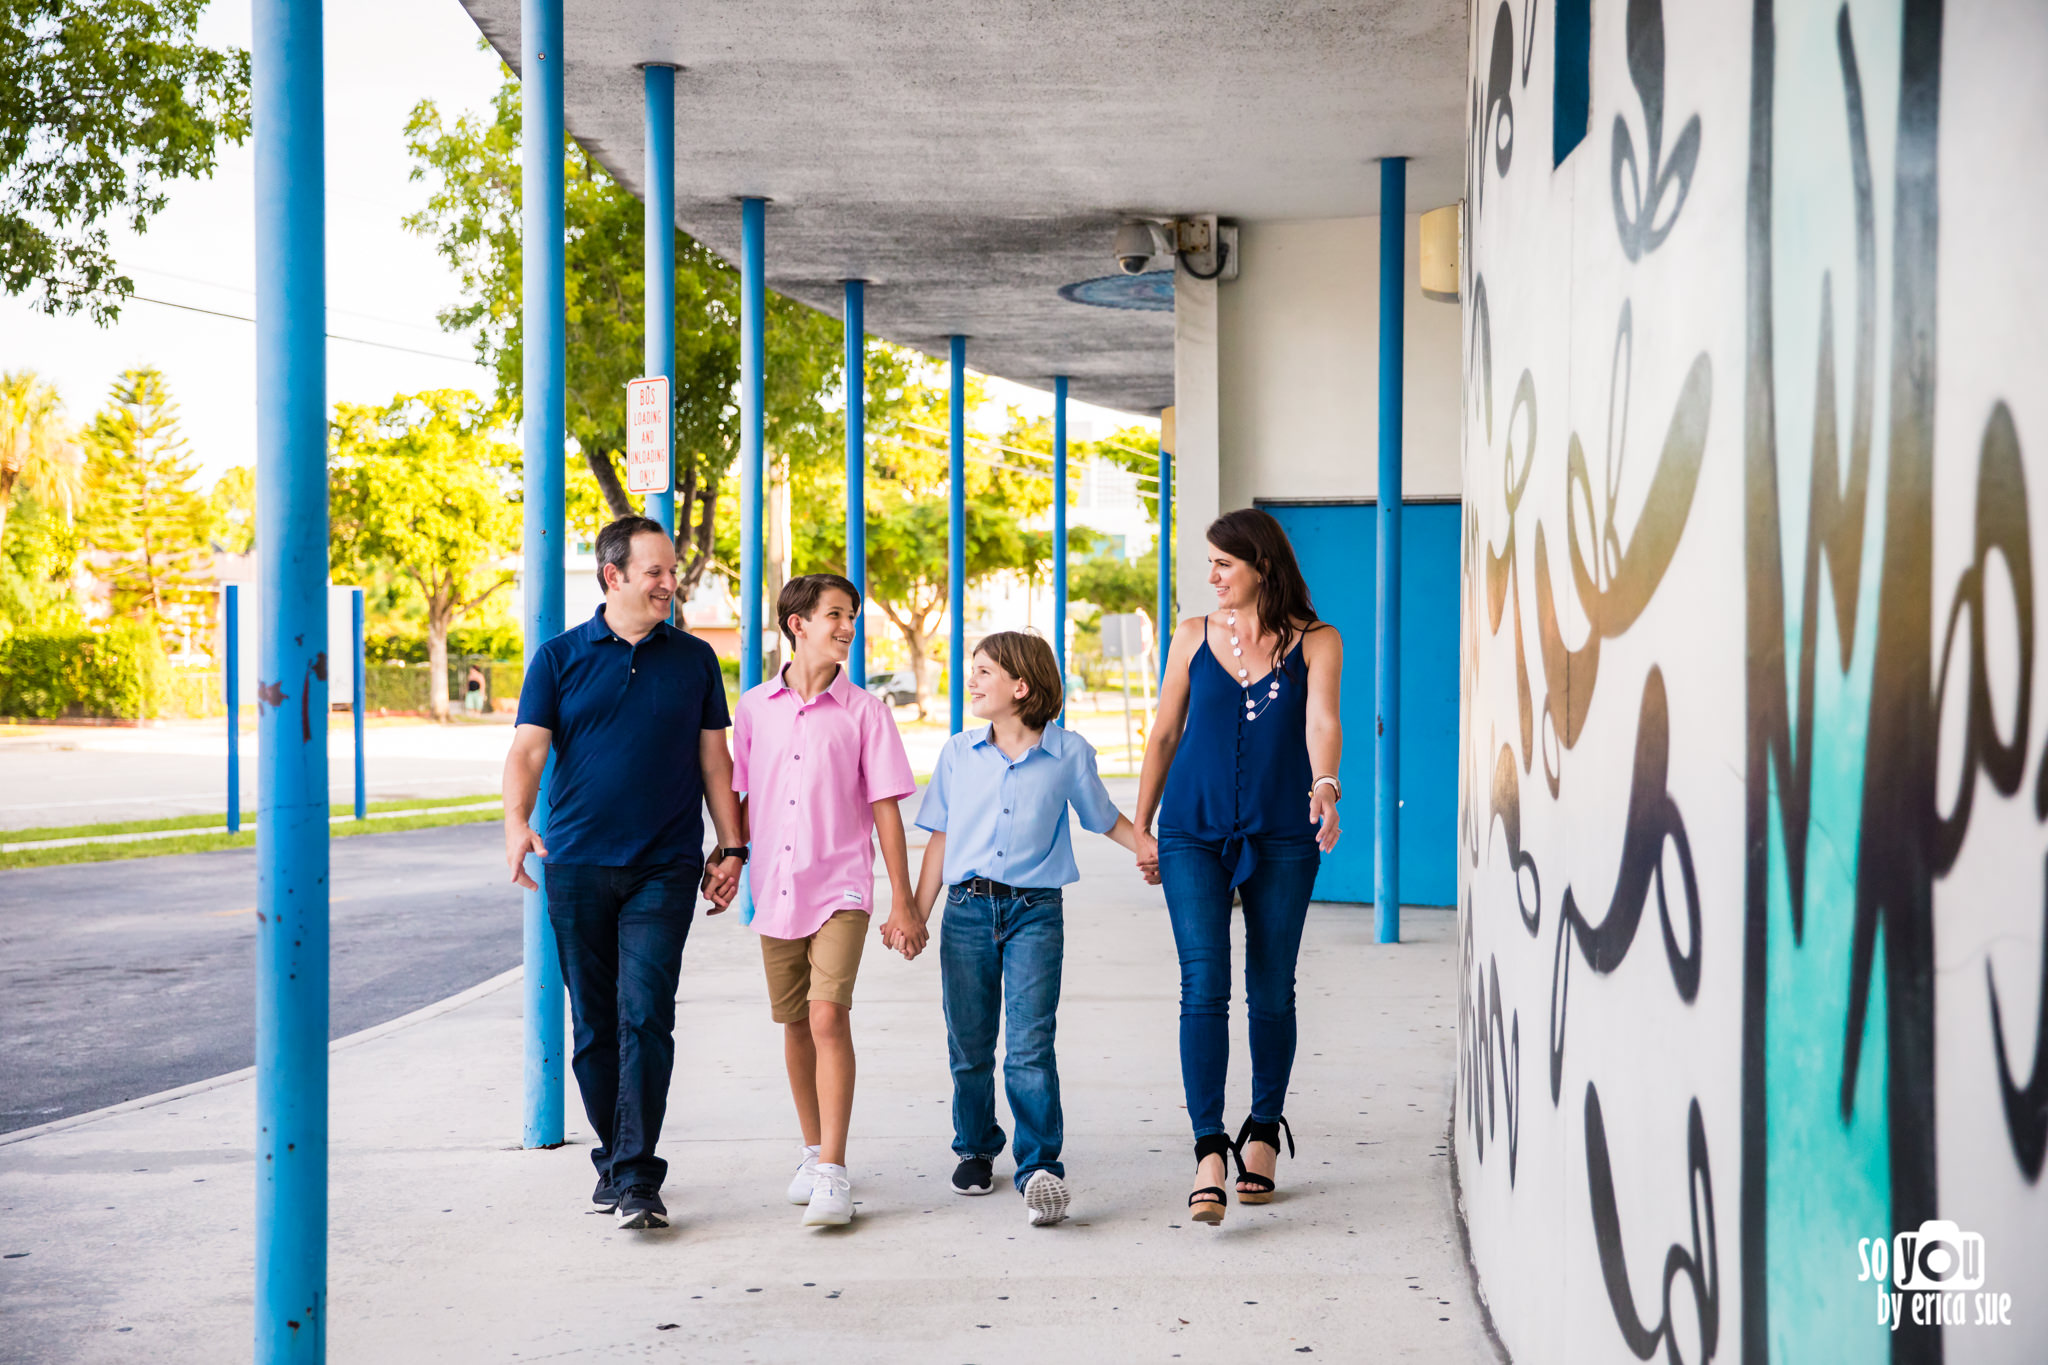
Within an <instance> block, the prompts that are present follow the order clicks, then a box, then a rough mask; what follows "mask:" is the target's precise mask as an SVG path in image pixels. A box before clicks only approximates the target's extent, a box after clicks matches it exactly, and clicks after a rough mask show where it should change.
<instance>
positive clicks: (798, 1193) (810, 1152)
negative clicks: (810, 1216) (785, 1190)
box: [789, 1147, 818, 1204]
mask: <svg viewBox="0 0 2048 1365" xmlns="http://www.w3.org/2000/svg"><path fill="white" fill-rule="evenodd" d="M817 1183H818V1149H817V1148H816V1147H806V1148H804V1160H803V1164H802V1165H801V1166H798V1167H797V1168H796V1174H795V1175H793V1176H791V1177H790V1178H789V1202H790V1203H792V1204H808V1203H810V1202H811V1186H813V1185H815V1184H817Z"/></svg>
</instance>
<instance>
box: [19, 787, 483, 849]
mask: <svg viewBox="0 0 2048 1365" xmlns="http://www.w3.org/2000/svg"><path fill="white" fill-rule="evenodd" d="M495 799H496V796H495V794H493V793H485V794H483V795H480V796H437V797H432V798H427V799H419V798H414V799H410V800H405V801H372V802H370V803H369V804H368V805H367V807H365V809H367V810H371V811H381V810H426V809H432V808H434V807H439V806H463V805H468V804H470V803H472V802H476V801H488V800H495ZM355 809H356V808H355V803H354V802H344V803H342V804H339V805H335V806H331V807H329V808H328V811H327V813H328V814H329V815H353V814H355ZM242 816H243V818H244V819H245V820H254V819H255V818H256V810H255V807H253V806H249V807H244V808H243V811H242ZM227 818H228V817H227V814H226V812H220V813H216V814H212V815H203V814H202V815H171V816H165V817H164V818H162V819H159V820H117V821H113V822H110V823H106V824H98V825H43V826H39V827H37V828H35V829H9V830H0V844H27V843H34V842H36V841H37V840H40V839H97V838H100V837H101V836H103V835H108V834H148V833H151V832H153V831H156V830H162V829H211V828H213V827H215V826H218V825H224V824H226V823H227ZM377 823H378V824H380V825H383V824H386V823H395V822H387V821H383V820H379V821H378V822H377Z"/></svg>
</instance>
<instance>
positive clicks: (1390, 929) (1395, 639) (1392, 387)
mask: <svg viewBox="0 0 2048 1365" xmlns="http://www.w3.org/2000/svg"><path fill="white" fill-rule="evenodd" d="M1407 234H1408V160H1407V158H1406V157H1399V156H1390V157H1387V158H1386V159H1385V160H1383V161H1381V162H1380V491H1379V542H1380V544H1379V552H1380V562H1379V604H1378V605H1379V613H1378V614H1379V632H1378V634H1379V638H1378V639H1377V640H1376V641H1374V649H1375V654H1376V657H1377V660H1378V664H1379V671H1378V676H1377V677H1376V678H1375V679H1374V688H1375V693H1376V695H1377V696H1378V699H1379V706H1378V711H1379V717H1378V722H1379V723H1378V727H1377V734H1376V737H1375V760H1376V762H1375V767H1376V770H1377V771H1376V777H1377V779H1378V780H1377V782H1376V783H1375V784H1374V788H1373V802H1374V815H1375V817H1376V818H1375V820H1374V824H1373V856H1374V860H1375V866H1376V868H1377V871H1378V880H1377V881H1376V882H1375V883H1374V886H1373V912H1374V914H1373V918H1374V920H1375V922H1376V924H1377V928H1378V932H1379V941H1380V942H1382V943H1399V942H1400V941H1401V369H1402V366H1401V359H1402V357H1401V349H1402V345H1403V341H1402V335H1403V328H1402V324H1403V321H1404V319H1405V316H1406V315H1405V304H1406V295H1405V293H1404V292H1403V291H1404V285H1405V281H1406V275H1407V265H1406V262H1405V260H1404V259H1403V257H1404V254H1405V252H1406V249H1407V242H1408V235H1407Z"/></svg>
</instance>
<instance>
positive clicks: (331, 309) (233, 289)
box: [134, 265, 447, 336]
mask: <svg viewBox="0 0 2048 1365" xmlns="http://www.w3.org/2000/svg"><path fill="white" fill-rule="evenodd" d="M134 268H135V269H136V270H138V271H140V272H141V273H143V274H145V275H161V276H163V277H164V278H165V279H167V280H177V281H178V282H179V283H181V284H196V285H200V286H202V287H203V288H207V289H222V290H226V291H227V292H228V293H230V294H244V295H247V296H249V297H251V298H253V297H255V294H256V291H255V290H254V289H251V288H249V287H248V286H247V285H241V284H228V283H226V282H225V281H222V280H209V279H206V278H204V277H203V276H199V275H183V274H180V273H178V272H177V271H175V270H165V269H163V268H161V267H159V266H154V265H138V266H136V267H134ZM327 311H328V313H329V314H330V315H334V316H340V317H345V318H361V319H362V320H363V321H364V322H381V323H383V324H385V325H386V326H387V327H404V328H406V329H408V330H410V331H414V332H432V333H434V334H435V335H436V336H443V335H446V333H447V329H446V328H442V327H432V326H428V325H427V324H426V323H424V322H408V321H407V320H406V319H404V318H388V317H385V316H384V315H383V314H382V313H365V312H363V311H361V310H360V309H356V308H336V307H335V306H334V305H332V304H329V305H328V307H327Z"/></svg>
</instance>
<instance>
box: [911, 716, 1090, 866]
mask: <svg viewBox="0 0 2048 1365" xmlns="http://www.w3.org/2000/svg"><path fill="white" fill-rule="evenodd" d="M993 729H994V727H993V726H988V725H984V726H982V727H981V728H980V729H979V730H963V731H961V732H960V733H959V734H957V735H955V736H953V737H952V738H951V739H949V740H947V741H946V747H945V748H944V749H941V750H940V751H939V762H938V766H937V767H936V768H934V769H933V770H932V780H931V785H930V786H928V787H926V788H925V793H924V801H923V802H922V803H921V804H920V805H919V806H918V808H917V823H918V825H919V826H920V827H921V828H924V829H928V830H930V831H932V832H933V833H934V834H944V835H945V836H946V869H945V874H946V884H947V885H948V886H953V885H957V884H959V883H960V882H964V881H966V880H967V879H968V878H970V877H987V878H989V879H990V880H992V881H998V882H1007V883H1008V884H1009V885H1011V886H1066V885H1068V884H1069V883H1071V882H1077V881H1079V880H1081V872H1080V869H1078V868H1076V867H1075V866H1074V845H1073V841H1072V839H1071V837H1070V836H1069V835H1068V833H1067V806H1068V805H1069V804H1071V805H1072V806H1073V807H1074V813H1075V814H1077V815H1079V816H1080V817H1081V827H1082V828H1083V829H1086V830H1089V831H1091V832H1092V833H1095V834H1107V833H1108V832H1109V831H1110V830H1111V829H1113V828H1115V827H1116V821H1117V815H1118V813H1119V812H1118V811H1117V808H1116V803H1115V802H1114V801H1112V800H1110V799H1109V790H1108V788H1106V787H1104V786H1103V785H1102V778H1101V776H1100V775H1099V774H1097V772H1096V771H1095V746H1094V745H1092V744H1090V743H1089V742H1088V741H1087V740H1085V739H1083V738H1081V737H1080V736H1079V735H1077V734H1075V733H1073V732H1072V731H1071V730H1064V729H1061V728H1060V727H1059V726H1058V725H1057V724H1053V725H1047V726H1046V727H1045V731H1044V733H1043V734H1042V735H1040V737H1039V740H1038V743H1036V744H1034V745H1032V746H1031V747H1030V748H1029V749H1027V750H1026V751H1025V752H1024V756H1023V757H1022V758H1018V759H1014V760H1013V759H1011V758H1010V757H1009V755H1007V754H1005V753H1004V752H1003V751H1002V749H1001V748H999V747H998V746H997V745H996V742H995V740H994V739H993V738H992V736H991V731H992V730H993Z"/></svg>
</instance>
